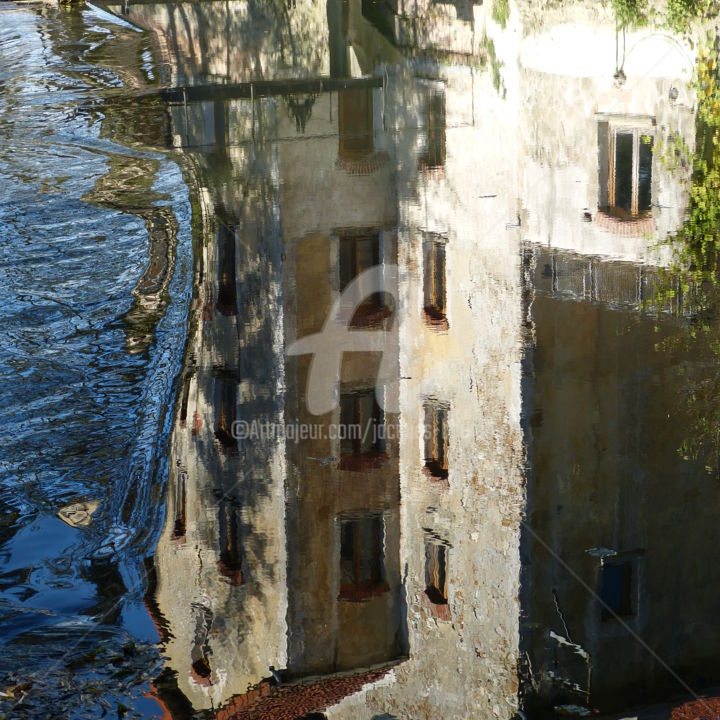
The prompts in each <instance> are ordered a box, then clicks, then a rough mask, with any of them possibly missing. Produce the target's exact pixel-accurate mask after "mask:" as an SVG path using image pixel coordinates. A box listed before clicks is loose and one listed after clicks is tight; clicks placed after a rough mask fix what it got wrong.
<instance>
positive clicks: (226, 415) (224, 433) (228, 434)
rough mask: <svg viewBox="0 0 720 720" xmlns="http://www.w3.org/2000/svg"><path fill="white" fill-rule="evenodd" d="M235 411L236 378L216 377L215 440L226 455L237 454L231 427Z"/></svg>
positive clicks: (223, 375)
mask: <svg viewBox="0 0 720 720" xmlns="http://www.w3.org/2000/svg"><path fill="white" fill-rule="evenodd" d="M236 409H237V378H235V376H234V375H232V374H229V373H228V374H222V375H218V376H217V377H216V380H215V411H216V415H215V418H216V419H215V439H216V440H217V441H218V443H219V444H220V449H221V450H222V451H223V452H224V453H226V454H233V455H234V454H236V453H237V440H236V439H235V438H234V437H233V425H234V423H235V419H236Z"/></svg>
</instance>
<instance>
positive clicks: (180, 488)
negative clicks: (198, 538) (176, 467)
mask: <svg viewBox="0 0 720 720" xmlns="http://www.w3.org/2000/svg"><path fill="white" fill-rule="evenodd" d="M186 530H187V472H186V471H185V470H180V471H178V474H177V478H176V479H175V522H174V524H173V535H172V536H173V539H174V540H180V539H182V538H184V537H185V532H186Z"/></svg>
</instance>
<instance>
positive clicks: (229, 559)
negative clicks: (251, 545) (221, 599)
mask: <svg viewBox="0 0 720 720" xmlns="http://www.w3.org/2000/svg"><path fill="white" fill-rule="evenodd" d="M238 512H239V511H238V508H237V507H236V506H235V505H234V504H233V503H232V502H229V501H223V502H221V503H220V512H219V521H220V522H219V525H220V531H219V535H220V562H219V566H220V572H221V573H222V574H223V575H224V576H225V577H227V578H229V579H230V581H231V582H232V583H233V584H235V585H239V584H240V583H242V581H243V574H242V546H241V543H240V521H239V519H238Z"/></svg>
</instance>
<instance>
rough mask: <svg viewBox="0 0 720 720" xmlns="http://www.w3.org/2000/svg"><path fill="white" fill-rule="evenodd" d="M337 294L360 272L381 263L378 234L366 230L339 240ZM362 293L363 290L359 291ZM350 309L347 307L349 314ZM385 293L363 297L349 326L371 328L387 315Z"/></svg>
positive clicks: (388, 312)
mask: <svg viewBox="0 0 720 720" xmlns="http://www.w3.org/2000/svg"><path fill="white" fill-rule="evenodd" d="M339 252H340V268H339V270H340V273H339V274H340V292H342V291H343V290H345V288H346V287H347V286H348V285H349V284H350V283H351V282H352V281H353V280H354V279H355V278H356V277H357V276H358V275H360V274H361V273H362V272H364V271H365V270H369V269H370V268H372V267H376V266H378V265H381V264H382V252H381V244H380V233H379V232H377V231H365V232H361V233H357V234H355V233H353V234H349V235H344V236H341V237H340V251H339ZM360 293H361V294H362V288H360ZM352 310H353V308H348V311H352ZM390 314H391V313H390V309H389V308H388V307H387V303H386V298H385V293H382V292H376V293H372V294H370V295H368V297H366V298H363V299H362V302H361V303H360V305H359V307H358V308H357V309H356V310H355V312H354V313H353V316H352V318H351V320H350V325H351V326H353V327H362V326H368V325H374V324H376V323H378V322H380V321H382V320H383V319H385V318H386V317H389V316H390Z"/></svg>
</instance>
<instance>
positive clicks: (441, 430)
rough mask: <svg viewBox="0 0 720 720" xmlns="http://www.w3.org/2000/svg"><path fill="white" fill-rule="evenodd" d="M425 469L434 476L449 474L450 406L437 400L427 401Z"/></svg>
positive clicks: (443, 477)
mask: <svg viewBox="0 0 720 720" xmlns="http://www.w3.org/2000/svg"><path fill="white" fill-rule="evenodd" d="M424 411H425V427H424V431H425V432H424V439H425V470H426V472H427V473H428V474H429V475H430V476H431V477H434V478H440V479H443V480H444V479H445V478H447V476H448V462H447V450H448V408H447V407H446V406H444V405H440V404H439V403H436V402H428V403H425V406H424Z"/></svg>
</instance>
